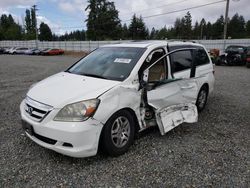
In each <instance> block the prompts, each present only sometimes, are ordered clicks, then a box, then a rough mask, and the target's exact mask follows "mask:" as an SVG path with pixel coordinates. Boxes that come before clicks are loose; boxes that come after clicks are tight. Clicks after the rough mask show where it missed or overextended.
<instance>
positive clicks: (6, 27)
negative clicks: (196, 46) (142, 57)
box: [0, 0, 250, 41]
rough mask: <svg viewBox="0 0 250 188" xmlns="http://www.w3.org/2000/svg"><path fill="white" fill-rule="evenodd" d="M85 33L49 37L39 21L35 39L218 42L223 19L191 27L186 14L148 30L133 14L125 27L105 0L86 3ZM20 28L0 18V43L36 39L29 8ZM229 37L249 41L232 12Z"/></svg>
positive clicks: (249, 33) (249, 29) (246, 25)
mask: <svg viewBox="0 0 250 188" xmlns="http://www.w3.org/2000/svg"><path fill="white" fill-rule="evenodd" d="M85 11H88V12H89V14H88V17H87V19H86V20H85V22H86V26H87V30H86V31H85V30H76V31H72V32H69V33H67V32H66V33H65V34H63V35H56V34H53V33H52V31H51V29H50V27H49V26H48V25H47V24H46V23H44V22H42V23H41V24H40V25H39V27H38V39H39V40H41V41H51V40H120V39H122V40H144V39H151V40H152V39H222V38H223V28H224V17H223V16H220V17H219V18H218V19H217V20H216V21H215V22H213V23H212V22H210V21H206V20H205V18H203V19H201V21H200V22H198V21H196V22H195V24H194V25H192V16H191V14H190V12H187V13H186V15H185V16H183V17H182V18H176V20H175V22H174V25H173V26H171V27H166V26H164V27H162V28H160V29H155V28H154V27H153V28H152V29H151V30H149V28H148V27H147V26H146V24H145V22H144V20H143V17H142V16H137V15H136V14H134V15H133V16H132V18H131V21H130V23H129V24H126V23H125V24H122V21H121V20H120V18H119V12H118V10H117V9H116V7H115V4H114V2H111V1H109V0H88V5H87V7H86V9H85ZM24 22H25V23H24V25H23V26H22V25H20V24H19V23H16V22H15V20H14V19H13V17H12V15H10V14H9V15H6V14H3V15H1V17H0V40H34V39H35V38H36V19H35V10H34V9H33V8H31V9H27V10H26V11H25V19H24ZM228 37H229V38H249V37H250V20H248V21H246V20H245V19H244V17H243V16H242V15H239V14H238V13H236V14H235V15H234V16H233V17H232V18H230V19H229V20H228Z"/></svg>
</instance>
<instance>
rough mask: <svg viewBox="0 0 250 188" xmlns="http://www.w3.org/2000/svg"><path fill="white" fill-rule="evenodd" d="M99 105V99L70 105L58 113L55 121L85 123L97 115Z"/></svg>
mask: <svg viewBox="0 0 250 188" xmlns="http://www.w3.org/2000/svg"><path fill="white" fill-rule="evenodd" d="M99 103H100V100H99V99H91V100H86V101H81V102H77V103H73V104H68V105H66V106H65V107H63V108H62V109H61V110H60V111H59V112H58V114H57V115H56V116H55V118H54V120H55V121H72V122H74V121H85V120H87V119H88V118H89V117H91V116H92V115H93V114H94V113H95V111H96V109H97V107H98V105H99Z"/></svg>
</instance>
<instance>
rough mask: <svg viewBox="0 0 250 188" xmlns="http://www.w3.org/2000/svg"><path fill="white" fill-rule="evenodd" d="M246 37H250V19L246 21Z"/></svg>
mask: <svg viewBox="0 0 250 188" xmlns="http://www.w3.org/2000/svg"><path fill="white" fill-rule="evenodd" d="M246 37H250V20H248V21H247V23H246Z"/></svg>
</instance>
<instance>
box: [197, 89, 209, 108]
mask: <svg viewBox="0 0 250 188" xmlns="http://www.w3.org/2000/svg"><path fill="white" fill-rule="evenodd" d="M207 97H208V89H207V88H206V87H205V86H203V87H202V88H201V89H200V91H199V94H198V97H197V100H196V106H197V110H198V112H201V111H202V110H203V109H204V108H205V106H206V104H207Z"/></svg>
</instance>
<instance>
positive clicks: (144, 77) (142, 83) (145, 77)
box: [139, 69, 149, 90]
mask: <svg viewBox="0 0 250 188" xmlns="http://www.w3.org/2000/svg"><path fill="white" fill-rule="evenodd" d="M148 73H149V70H148V69H146V70H144V71H143V73H142V78H141V81H140V87H139V90H140V89H142V88H145V87H147V83H148Z"/></svg>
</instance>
